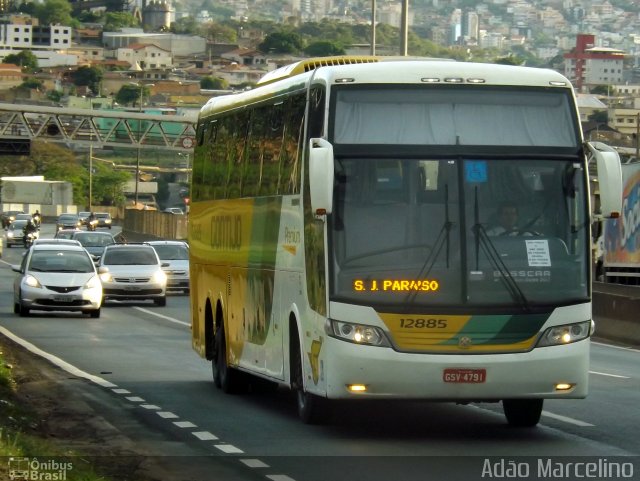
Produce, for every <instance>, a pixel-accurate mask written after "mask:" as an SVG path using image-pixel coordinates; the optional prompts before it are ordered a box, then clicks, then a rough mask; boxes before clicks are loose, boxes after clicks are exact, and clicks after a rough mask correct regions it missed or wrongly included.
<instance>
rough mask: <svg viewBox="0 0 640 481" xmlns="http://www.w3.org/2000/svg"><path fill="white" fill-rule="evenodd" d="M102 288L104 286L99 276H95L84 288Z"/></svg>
mask: <svg viewBox="0 0 640 481" xmlns="http://www.w3.org/2000/svg"><path fill="white" fill-rule="evenodd" d="M100 286H102V284H101V283H100V278H99V277H98V276H93V277H92V278H91V279H89V280H88V281H87V283H86V284H85V285H84V288H85V289H96V288H98V287H100Z"/></svg>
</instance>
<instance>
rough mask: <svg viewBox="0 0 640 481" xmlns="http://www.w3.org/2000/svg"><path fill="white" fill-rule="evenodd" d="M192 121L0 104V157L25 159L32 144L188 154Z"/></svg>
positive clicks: (192, 137)
mask: <svg viewBox="0 0 640 481" xmlns="http://www.w3.org/2000/svg"><path fill="white" fill-rule="evenodd" d="M171 113H173V112H171ZM196 121H197V118H196V115H195V114H193V115H191V116H187V115H185V116H179V115H175V114H174V115H160V114H151V113H145V112H139V111H138V112H132V111H125V110H94V109H69V108H63V107H43V106H33V105H20V104H4V103H0V155H2V154H5V155H7V154H14V155H16V154H17V155H21V154H28V153H29V146H30V145H31V141H33V140H43V141H46V142H57V143H61V144H66V145H67V146H68V147H78V146H85V147H93V148H104V147H120V148H132V149H140V150H165V151H166V150H169V151H176V152H184V153H190V152H192V151H193V146H194V144H195V124H196Z"/></svg>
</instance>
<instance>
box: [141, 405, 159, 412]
mask: <svg viewBox="0 0 640 481" xmlns="http://www.w3.org/2000/svg"><path fill="white" fill-rule="evenodd" d="M140 407H142V408H145V409H150V410H154V411H157V410H158V409H160V406H156V405H155V404H140Z"/></svg>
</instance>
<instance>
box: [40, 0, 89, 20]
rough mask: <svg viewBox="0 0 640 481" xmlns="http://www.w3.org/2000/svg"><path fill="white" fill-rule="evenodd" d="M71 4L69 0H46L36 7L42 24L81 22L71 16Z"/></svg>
mask: <svg viewBox="0 0 640 481" xmlns="http://www.w3.org/2000/svg"><path fill="white" fill-rule="evenodd" d="M71 10H72V9H71V4H70V3H69V2H68V1H67V0H45V1H44V2H43V3H42V4H40V5H38V6H37V7H36V16H37V17H38V20H40V23H41V24H42V25H56V24H57V25H70V26H76V25H78V24H79V22H78V21H77V20H75V19H74V18H73V17H72V16H71Z"/></svg>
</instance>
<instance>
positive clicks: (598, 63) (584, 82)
mask: <svg viewBox="0 0 640 481" xmlns="http://www.w3.org/2000/svg"><path fill="white" fill-rule="evenodd" d="M624 58H625V54H624V52H623V51H622V50H618V49H614V48H605V47H596V46H595V35H586V34H579V35H578V36H577V38H576V46H575V48H573V49H572V50H571V52H569V53H566V54H564V74H565V76H566V77H567V78H568V79H569V80H571V83H573V85H574V86H575V87H576V89H577V90H578V91H584V90H586V89H588V88H589V87H594V86H596V85H612V84H620V83H622V82H623V70H624V69H623V63H624Z"/></svg>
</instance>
